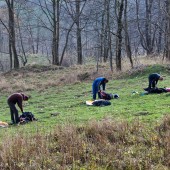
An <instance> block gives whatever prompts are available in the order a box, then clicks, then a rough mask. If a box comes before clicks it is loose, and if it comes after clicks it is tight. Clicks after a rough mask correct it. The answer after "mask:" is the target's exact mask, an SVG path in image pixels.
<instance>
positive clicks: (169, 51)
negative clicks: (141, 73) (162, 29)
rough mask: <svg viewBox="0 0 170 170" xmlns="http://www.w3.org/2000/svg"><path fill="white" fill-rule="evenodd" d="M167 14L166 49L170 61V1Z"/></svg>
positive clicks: (169, 1) (169, 0) (167, 2)
mask: <svg viewBox="0 0 170 170" xmlns="http://www.w3.org/2000/svg"><path fill="white" fill-rule="evenodd" d="M166 8H167V9H166V13H167V17H166V19H167V26H166V33H165V34H166V45H165V46H166V47H165V56H166V58H167V59H168V60H170V0H167V1H166Z"/></svg>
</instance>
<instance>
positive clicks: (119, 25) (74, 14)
mask: <svg viewBox="0 0 170 170" xmlns="http://www.w3.org/2000/svg"><path fill="white" fill-rule="evenodd" d="M30 55H32V56H35V57H36V56H40V57H42V58H43V57H45V58H46V59H47V61H48V62H49V64H52V65H58V66H61V65H65V66H70V65H72V64H79V65H83V64H84V63H85V62H86V61H94V62H95V63H96V64H99V63H101V62H109V63H110V69H111V70H113V67H116V69H117V70H121V69H122V59H123V58H125V57H127V59H128V61H129V63H130V65H131V67H133V66H134V59H135V58H136V57H138V56H143V55H145V56H148V57H155V56H161V57H162V59H164V60H170V0H1V1H0V70H1V71H6V70H11V69H17V68H20V67H21V66H25V65H27V64H28V58H29V56H30ZM113 62H114V63H115V66H113Z"/></svg>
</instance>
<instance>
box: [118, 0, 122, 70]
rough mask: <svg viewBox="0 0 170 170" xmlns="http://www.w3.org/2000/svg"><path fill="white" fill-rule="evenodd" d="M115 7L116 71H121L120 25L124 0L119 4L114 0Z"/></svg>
mask: <svg viewBox="0 0 170 170" xmlns="http://www.w3.org/2000/svg"><path fill="white" fill-rule="evenodd" d="M116 4H117V5H116V6H117V10H118V16H117V38H116V69H117V70H121V69H122V64H121V60H122V59H121V58H122V56H121V55H122V29H123V23H122V16H123V10H124V0H121V1H120V2H119V1H117V0H116Z"/></svg>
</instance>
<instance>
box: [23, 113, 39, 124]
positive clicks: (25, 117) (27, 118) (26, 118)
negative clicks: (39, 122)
mask: <svg viewBox="0 0 170 170" xmlns="http://www.w3.org/2000/svg"><path fill="white" fill-rule="evenodd" d="M21 119H22V120H24V121H26V122H29V121H34V120H36V119H35V117H34V115H33V114H32V113H31V112H23V113H22V115H20V120H21Z"/></svg>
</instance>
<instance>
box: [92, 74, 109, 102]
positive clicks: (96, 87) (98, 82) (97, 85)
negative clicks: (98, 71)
mask: <svg viewBox="0 0 170 170" xmlns="http://www.w3.org/2000/svg"><path fill="white" fill-rule="evenodd" d="M106 83H108V80H107V79H106V78H104V77H98V78H96V79H95V80H94V81H93V85H92V92H93V100H96V94H97V93H98V98H101V96H100V93H99V92H100V90H101V86H102V90H105V87H106Z"/></svg>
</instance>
